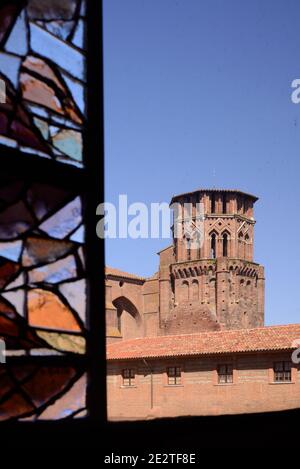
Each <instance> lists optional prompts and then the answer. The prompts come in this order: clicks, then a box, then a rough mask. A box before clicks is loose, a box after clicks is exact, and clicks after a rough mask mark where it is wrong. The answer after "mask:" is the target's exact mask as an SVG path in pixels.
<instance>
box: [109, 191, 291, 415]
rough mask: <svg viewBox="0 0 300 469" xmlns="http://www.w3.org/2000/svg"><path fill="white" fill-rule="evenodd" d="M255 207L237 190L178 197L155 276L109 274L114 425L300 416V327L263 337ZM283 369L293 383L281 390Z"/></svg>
mask: <svg viewBox="0 0 300 469" xmlns="http://www.w3.org/2000/svg"><path fill="white" fill-rule="evenodd" d="M256 201H257V197H255V196H253V195H250V194H246V193H243V192H241V191H238V190H216V189H210V190H208V189H207V190H204V189H200V190H197V191H194V192H192V193H186V194H181V195H177V196H174V197H173V198H172V200H171V204H172V208H173V209H174V222H173V226H172V230H173V243H172V245H171V246H168V247H167V248H165V249H163V250H162V251H160V252H159V270H158V272H157V273H156V274H154V275H153V276H152V277H151V278H147V279H146V278H142V277H138V276H135V275H133V274H128V273H126V272H122V271H120V270H118V269H112V268H107V269H106V325H107V343H108V379H107V382H108V414H109V417H110V418H114V419H118V418H124V419H126V418H128V419H135V418H147V417H151V416H152V417H153V416H176V415H209V414H222V413H243V412H256V411H267V410H277V409H281V408H295V407H299V406H300V393H299V390H300V389H299V385H300V375H299V371H298V368H297V366H295V365H292V364H291V360H290V356H291V352H292V350H293V341H294V340H295V339H298V338H300V326H298V325H295V326H279V327H277V328H276V327H273V328H270V327H268V328H267V327H263V326H264V268H263V266H261V265H260V264H258V263H256V262H254V259H253V246H254V225H255V220H254V217H253V206H254V203H255V202H256ZM195 240H196V241H197V240H198V242H195ZM281 336H282V337H283V339H284V340H283V342H280V341H281ZM208 340H209V341H210V343H211V344H212V346H211V345H209V346H208V344H207V341H208ZM249 340H250V342H249V343H248V342H247V341H249ZM259 341H260V342H259ZM273 341H274V342H273ZM246 343H247V344H248V345H247V346H246ZM177 344H181V345H180V348H178V347H177ZM190 344H194V348H193V349H192V350H191V348H190ZM262 344H264V346H262ZM276 344H277V345H276ZM278 344H280V346H278ZM211 347H212V348H211ZM294 348H295V347H294ZM150 350H151V353H150ZM163 350H164V351H163ZM132 351H136V354H134V353H132ZM167 351H170V353H169V352H168V353H166V352H167ZM149 359H151V360H150V361H149ZM276 367H279V368H280V367H283V375H284V373H285V372H286V375H287V377H288V379H278V380H277V379H276V373H277V371H276V369H275V368H276ZM285 367H286V368H287V370H285ZM222 370H223V371H224V373H221V371H222ZM170 373H171V374H173V375H174V376H168V375H169V374H170ZM278 373H279V371H278ZM177 374H178V375H180V376H177ZM220 375H224V376H225V377H224V379H225V380H227V379H228V380H230V382H227V381H226V382H225V383H223V382H219V380H220ZM227 375H228V377H227V378H226V376H227ZM173 381H174V383H173ZM177 381H178V382H177ZM149 383H150V384H149ZM274 384H275V386H273V385H274ZM287 384H288V385H290V386H287ZM149 389H150V391H149ZM149 392H150V394H149ZM147 396H148V397H147ZM149 396H150V397H149ZM149 399H150V401H149Z"/></svg>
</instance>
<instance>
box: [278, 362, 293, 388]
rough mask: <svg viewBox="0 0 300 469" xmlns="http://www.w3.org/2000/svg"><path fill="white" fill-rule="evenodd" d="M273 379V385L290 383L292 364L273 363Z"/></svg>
mask: <svg viewBox="0 0 300 469" xmlns="http://www.w3.org/2000/svg"><path fill="white" fill-rule="evenodd" d="M273 377H274V378H273V379H274V383H291V382H292V363H291V362H290V361H288V360H282V361H277V362H274V363H273Z"/></svg>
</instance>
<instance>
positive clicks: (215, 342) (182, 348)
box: [107, 324, 300, 360]
mask: <svg viewBox="0 0 300 469" xmlns="http://www.w3.org/2000/svg"><path fill="white" fill-rule="evenodd" d="M296 339H300V324H291V325H286V326H267V327H260V328H255V329H240V330H228V331H216V332H202V333H199V334H184V335H173V336H160V337H144V338H140V339H131V340H126V341H121V342H118V343H115V344H109V345H108V346H107V359H108V360H121V359H134V358H159V357H173V356H190V355H211V354H221V353H234V352H257V351H268V350H270V351H272V350H291V349H293V348H297V347H296V346H295V344H294V346H293V341H294V340H296Z"/></svg>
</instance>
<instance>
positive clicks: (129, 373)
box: [122, 368, 136, 388]
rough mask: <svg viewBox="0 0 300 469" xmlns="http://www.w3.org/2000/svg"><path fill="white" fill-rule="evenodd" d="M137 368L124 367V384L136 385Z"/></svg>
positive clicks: (125, 385)
mask: <svg viewBox="0 0 300 469" xmlns="http://www.w3.org/2000/svg"><path fill="white" fill-rule="evenodd" d="M135 375H136V373H135V370H134V369H133V368H124V369H123V370H122V386H124V387H126V388H128V387H132V386H135V384H136V379H135Z"/></svg>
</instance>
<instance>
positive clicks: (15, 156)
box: [0, 0, 87, 420]
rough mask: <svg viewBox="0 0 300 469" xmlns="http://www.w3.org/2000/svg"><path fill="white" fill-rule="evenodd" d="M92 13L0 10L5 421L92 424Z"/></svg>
mask: <svg viewBox="0 0 300 469" xmlns="http://www.w3.org/2000/svg"><path fill="white" fill-rule="evenodd" d="M85 7H86V1H85V0H64V1H61V0H28V1H2V2H1V5H0V80H1V96H0V97H1V99H0V161H1V158H2V166H1V168H2V169H1V173H0V338H1V339H2V340H3V341H4V344H5V348H6V354H5V357H6V363H1V364H0V420H8V419H22V420H24V419H27V420H37V419H40V420H41V419H46V420H48V419H50V420H52V419H61V418H72V417H83V416H85V412H86V410H85V408H86V395H85V394H86V373H85V367H84V366H83V363H84V362H83V361H82V360H80V357H82V356H84V354H85V348H86V325H87V324H86V305H87V298H86V295H87V293H86V290H87V281H86V271H85V225H84V219H83V218H84V217H83V211H84V195H85V194H84V189H83V187H84V185H82V184H81V178H82V177H83V172H84V158H83V153H84V146H83V140H84V139H83V132H84V129H85V119H86V106H85V102H86V100H85V93H86V86H85V84H86V63H85V58H86V49H85V42H86V39H85V37H86V12H85Z"/></svg>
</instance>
